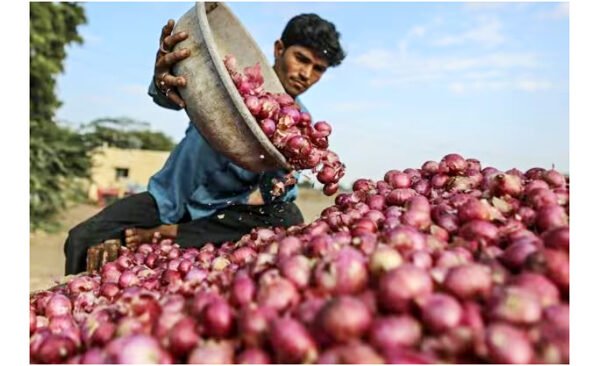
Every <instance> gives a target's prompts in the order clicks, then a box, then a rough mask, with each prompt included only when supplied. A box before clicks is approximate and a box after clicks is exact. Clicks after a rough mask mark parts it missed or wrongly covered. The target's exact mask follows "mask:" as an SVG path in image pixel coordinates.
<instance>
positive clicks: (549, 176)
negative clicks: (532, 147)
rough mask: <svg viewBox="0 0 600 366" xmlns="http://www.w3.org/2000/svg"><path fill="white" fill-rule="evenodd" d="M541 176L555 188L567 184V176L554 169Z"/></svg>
mask: <svg viewBox="0 0 600 366" xmlns="http://www.w3.org/2000/svg"><path fill="white" fill-rule="evenodd" d="M541 178H542V179H543V180H544V181H546V183H548V184H549V185H550V186H551V187H555V188H558V187H564V186H565V185H566V184H567V181H566V179H565V177H564V176H563V175H562V174H560V173H559V172H558V171H556V170H554V169H551V170H546V171H545V172H544V173H543V174H542V176H541Z"/></svg>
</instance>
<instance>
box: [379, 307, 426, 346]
mask: <svg viewBox="0 0 600 366" xmlns="http://www.w3.org/2000/svg"><path fill="white" fill-rule="evenodd" d="M422 332H423V331H422V328H421V324H420V323H419V322H418V321H417V320H416V319H415V318H413V317H412V316H410V315H400V316H385V317H380V318H377V319H375V320H374V321H373V326H372V327H371V330H370V333H369V340H370V342H371V344H372V345H373V346H375V347H376V348H377V349H379V350H381V351H382V352H384V353H385V352H386V351H388V350H392V349H398V348H404V347H410V346H414V345H416V344H418V342H419V341H420V340H421V337H422Z"/></svg>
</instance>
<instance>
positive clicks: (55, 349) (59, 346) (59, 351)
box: [35, 334, 76, 363]
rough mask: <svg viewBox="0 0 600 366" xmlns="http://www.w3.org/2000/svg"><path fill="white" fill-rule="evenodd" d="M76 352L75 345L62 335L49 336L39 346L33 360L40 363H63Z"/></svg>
mask: <svg viewBox="0 0 600 366" xmlns="http://www.w3.org/2000/svg"><path fill="white" fill-rule="evenodd" d="M75 352H76V345H75V343H74V342H73V341H72V340H71V339H70V338H69V337H67V336H65V335H62V334H49V335H48V336H47V337H46V338H45V339H44V340H43V341H42V342H41V344H40V346H39V348H38V349H37V352H36V353H35V358H36V359H38V360H39V361H40V362H42V363H63V362H64V361H66V360H67V359H68V358H69V357H71V356H72V355H73V354H75Z"/></svg>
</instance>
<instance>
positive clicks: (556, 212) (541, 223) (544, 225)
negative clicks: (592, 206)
mask: <svg viewBox="0 0 600 366" xmlns="http://www.w3.org/2000/svg"><path fill="white" fill-rule="evenodd" d="M567 225H569V217H568V216H567V214H566V213H565V210H564V209H563V208H562V207H561V206H558V205H553V206H544V207H542V208H540V209H539V210H538V212H537V218H536V226H537V227H538V229H540V231H542V232H543V231H546V230H551V229H556V228H560V227H563V226H567Z"/></svg>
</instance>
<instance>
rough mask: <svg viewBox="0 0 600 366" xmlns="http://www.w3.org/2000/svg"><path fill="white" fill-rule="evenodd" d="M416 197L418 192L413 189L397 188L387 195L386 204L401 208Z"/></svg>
mask: <svg viewBox="0 0 600 366" xmlns="http://www.w3.org/2000/svg"><path fill="white" fill-rule="evenodd" d="M416 195H417V192H416V191H415V190H414V189H412V188H396V189H394V190H392V191H390V192H389V193H388V194H386V195H385V202H386V204H388V205H390V206H392V205H394V206H401V205H404V204H405V203H406V202H407V201H408V200H409V199H410V198H411V197H414V196H416Z"/></svg>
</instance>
